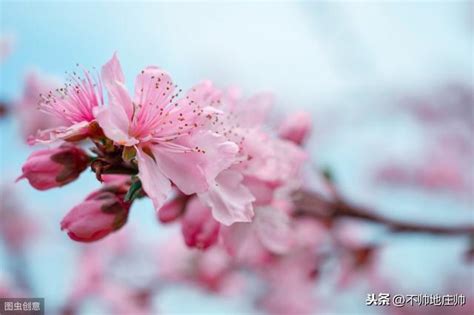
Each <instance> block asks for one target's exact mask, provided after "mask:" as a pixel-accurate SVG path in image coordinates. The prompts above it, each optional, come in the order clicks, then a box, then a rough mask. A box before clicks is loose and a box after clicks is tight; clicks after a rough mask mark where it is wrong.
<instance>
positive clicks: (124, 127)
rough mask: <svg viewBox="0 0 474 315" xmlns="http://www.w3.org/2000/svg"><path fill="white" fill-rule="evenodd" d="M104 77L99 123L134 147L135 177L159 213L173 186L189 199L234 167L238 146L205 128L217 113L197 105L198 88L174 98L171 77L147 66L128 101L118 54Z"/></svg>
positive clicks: (114, 137)
mask: <svg viewBox="0 0 474 315" xmlns="http://www.w3.org/2000/svg"><path fill="white" fill-rule="evenodd" d="M102 79H103V82H104V86H105V88H106V89H107V92H108V96H109V106H107V107H103V108H101V110H99V112H98V114H97V120H98V122H99V124H100V126H101V127H102V129H103V130H104V133H105V135H106V136H107V137H109V138H110V139H112V140H114V141H115V142H116V143H117V144H119V145H124V146H127V147H133V148H135V150H136V158H137V164H138V169H139V173H138V177H139V178H140V180H141V181H142V184H143V188H144V190H145V192H146V193H147V195H148V196H149V197H150V198H151V199H152V201H153V204H154V207H155V208H156V209H157V210H158V209H160V208H161V206H162V205H163V204H164V202H165V201H166V198H167V197H168V195H169V193H170V190H171V182H173V184H175V185H176V186H177V187H178V188H179V190H181V191H182V192H183V193H185V194H188V195H189V194H192V193H201V192H205V191H207V190H208V189H209V187H210V186H212V185H213V184H214V180H215V178H216V177H217V175H218V174H219V173H220V172H221V171H222V170H225V169H227V168H228V167H229V166H231V165H232V164H233V163H234V161H235V155H236V153H237V150H238V147H237V145H236V144H235V143H233V142H230V141H226V139H225V138H224V137H223V136H220V135H218V134H216V133H213V132H211V131H209V130H208V129H206V128H205V125H206V124H207V121H210V120H212V119H213V117H215V116H216V115H217V114H218V113H217V111H216V110H215V109H214V108H212V107H209V106H203V105H202V103H201V102H198V101H197V99H196V95H198V94H199V93H200V91H198V90H197V89H196V88H194V89H192V90H191V91H190V92H188V93H187V94H186V96H185V97H184V98H181V99H176V98H177V94H174V93H175V86H174V85H173V83H172V81H171V78H170V77H169V75H168V74H167V73H166V72H164V71H162V70H161V69H159V68H157V67H154V66H150V67H147V68H146V69H145V70H143V71H142V72H141V73H140V74H139V75H138V76H137V78H136V82H135V96H134V97H133V98H132V97H131V96H130V95H129V93H128V91H127V89H126V88H125V85H124V76H123V73H122V69H121V66H120V63H119V60H118V58H117V56H116V55H114V56H113V57H112V59H111V60H110V61H109V62H108V63H107V64H106V65H104V67H103V68H102ZM170 181H171V182H170ZM228 217H230V218H229V221H231V222H233V221H238V220H242V218H241V216H240V217H238V216H235V217H232V214H228ZM244 219H245V220H248V218H247V217H245V218H244Z"/></svg>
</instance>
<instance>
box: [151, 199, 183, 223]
mask: <svg viewBox="0 0 474 315" xmlns="http://www.w3.org/2000/svg"><path fill="white" fill-rule="evenodd" d="M188 200H189V196H186V195H185V194H183V193H178V194H177V196H176V197H174V198H173V199H171V200H170V201H168V202H167V203H165V204H164V205H163V207H161V208H160V210H158V212H157V216H158V220H160V222H161V223H171V222H173V221H175V220H176V219H178V218H179V217H181V215H182V214H183V213H184V210H185V208H186V204H187V202H188Z"/></svg>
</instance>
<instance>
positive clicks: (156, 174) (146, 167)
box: [137, 148, 171, 211]
mask: <svg viewBox="0 0 474 315" xmlns="http://www.w3.org/2000/svg"><path fill="white" fill-rule="evenodd" d="M137 160H138V177H139V178H140V180H141V182H142V185H143V189H144V190H145V192H146V193H147V195H148V197H150V199H151V200H152V201H153V206H154V207H155V209H156V210H157V211H158V210H159V209H160V208H161V206H163V204H164V203H165V201H166V199H167V197H168V194H169V193H170V191H171V183H170V181H169V180H168V179H167V178H166V177H165V176H164V175H163V173H162V172H161V171H160V169H159V167H158V165H157V164H156V162H155V160H154V159H153V158H152V157H151V156H150V155H148V154H147V153H145V152H143V151H142V149H140V148H139V149H138V150H137Z"/></svg>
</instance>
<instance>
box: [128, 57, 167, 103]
mask: <svg viewBox="0 0 474 315" xmlns="http://www.w3.org/2000/svg"><path fill="white" fill-rule="evenodd" d="M173 92H174V85H173V81H172V80H171V77H170V76H169V74H168V73H166V72H165V71H163V70H161V69H160V68H158V67H155V66H149V67H147V68H145V69H144V70H143V71H142V72H141V73H140V74H139V75H138V76H137V78H136V79H135V98H134V101H135V104H137V105H139V106H140V105H141V106H143V107H144V108H145V107H154V108H156V106H159V107H164V106H165V105H167V104H168V103H169V102H170V98H171V95H172V94H173Z"/></svg>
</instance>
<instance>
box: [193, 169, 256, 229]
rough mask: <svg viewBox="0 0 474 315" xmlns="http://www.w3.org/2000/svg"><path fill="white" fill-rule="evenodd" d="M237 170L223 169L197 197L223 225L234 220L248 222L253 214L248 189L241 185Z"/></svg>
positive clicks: (240, 176) (251, 199) (251, 198)
mask: <svg viewBox="0 0 474 315" xmlns="http://www.w3.org/2000/svg"><path fill="white" fill-rule="evenodd" d="M242 179H243V176H242V174H240V173H239V172H236V171H232V170H225V171H223V172H221V173H220V174H219V176H217V178H216V180H215V184H214V185H212V186H211V187H209V190H208V191H207V192H204V193H201V194H199V198H201V200H202V201H203V202H204V203H205V204H207V205H209V206H210V207H211V209H212V215H213V216H214V218H215V219H216V220H217V221H219V222H221V223H222V224H224V225H231V224H233V223H235V222H250V221H251V220H252V217H253V215H254V212H253V205H252V202H253V201H254V200H255V198H254V197H253V195H252V194H251V193H250V191H249V190H248V189H247V188H246V187H245V186H244V185H242Z"/></svg>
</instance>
